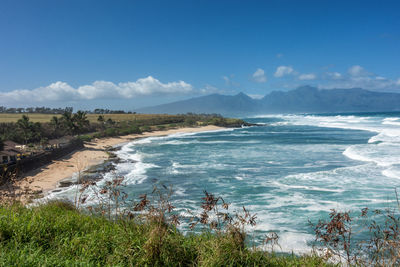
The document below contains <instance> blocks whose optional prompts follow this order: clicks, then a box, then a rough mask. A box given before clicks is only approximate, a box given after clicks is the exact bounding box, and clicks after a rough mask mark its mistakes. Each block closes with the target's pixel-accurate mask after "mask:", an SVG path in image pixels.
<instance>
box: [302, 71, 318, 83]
mask: <svg viewBox="0 0 400 267" xmlns="http://www.w3.org/2000/svg"><path fill="white" fill-rule="evenodd" d="M316 78H317V75H315V74H314V73H307V74H301V75H300V76H299V80H302V81H310V80H315V79H316Z"/></svg>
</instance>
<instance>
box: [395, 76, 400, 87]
mask: <svg viewBox="0 0 400 267" xmlns="http://www.w3.org/2000/svg"><path fill="white" fill-rule="evenodd" d="M396 85H399V86H400V78H399V79H397V82H396Z"/></svg>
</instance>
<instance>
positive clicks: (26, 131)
mask: <svg viewBox="0 0 400 267" xmlns="http://www.w3.org/2000/svg"><path fill="white" fill-rule="evenodd" d="M34 126H35V125H34V124H33V123H32V122H31V121H30V120H29V117H28V116H26V115H22V118H21V119H19V120H18V121H17V128H18V129H19V130H20V131H21V134H22V136H23V139H24V143H25V144H27V143H28V142H29V141H30V140H31V139H32V138H33V136H34V135H35V127H34Z"/></svg>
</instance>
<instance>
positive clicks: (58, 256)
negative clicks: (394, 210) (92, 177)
mask: <svg viewBox="0 0 400 267" xmlns="http://www.w3.org/2000/svg"><path fill="white" fill-rule="evenodd" d="M0 265H1V266H326V265H327V264H326V263H324V262H323V260H322V259H321V258H318V257H316V256H302V257H296V256H294V255H290V256H277V255H275V254H274V253H268V252H263V251H260V250H257V249H251V248H249V247H246V245H245V243H244V240H243V239H242V238H241V236H240V235H239V234H238V233H236V232H235V231H233V230H232V231H224V232H221V233H218V234H216V233H211V232H210V231H204V232H203V233H201V234H188V235H187V236H184V235H183V234H182V233H180V232H179V231H177V230H176V228H175V227H174V226H172V225H168V224H166V223H165V222H164V221H163V222H161V223H160V222H159V221H158V220H157V219H155V218H153V220H150V219H149V220H146V221H141V222H140V221H138V220H134V219H129V218H125V219H122V218H119V219H116V220H109V219H107V218H105V217H104V216H98V215H97V216H96V215H88V214H85V213H82V212H79V211H78V210H77V209H76V208H75V207H74V206H73V205H71V204H67V203H64V202H52V203H48V204H46V205H42V206H39V207H34V208H26V207H22V206H20V205H13V206H3V207H1V208H0Z"/></svg>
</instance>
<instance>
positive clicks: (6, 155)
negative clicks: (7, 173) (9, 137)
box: [0, 141, 25, 163]
mask: <svg viewBox="0 0 400 267" xmlns="http://www.w3.org/2000/svg"><path fill="white" fill-rule="evenodd" d="M24 149H25V146H24V145H20V144H18V143H15V142H13V141H4V148H3V151H0V163H13V162H16V161H17V160H18V159H21V158H22V157H24V156H25V154H24Z"/></svg>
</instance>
